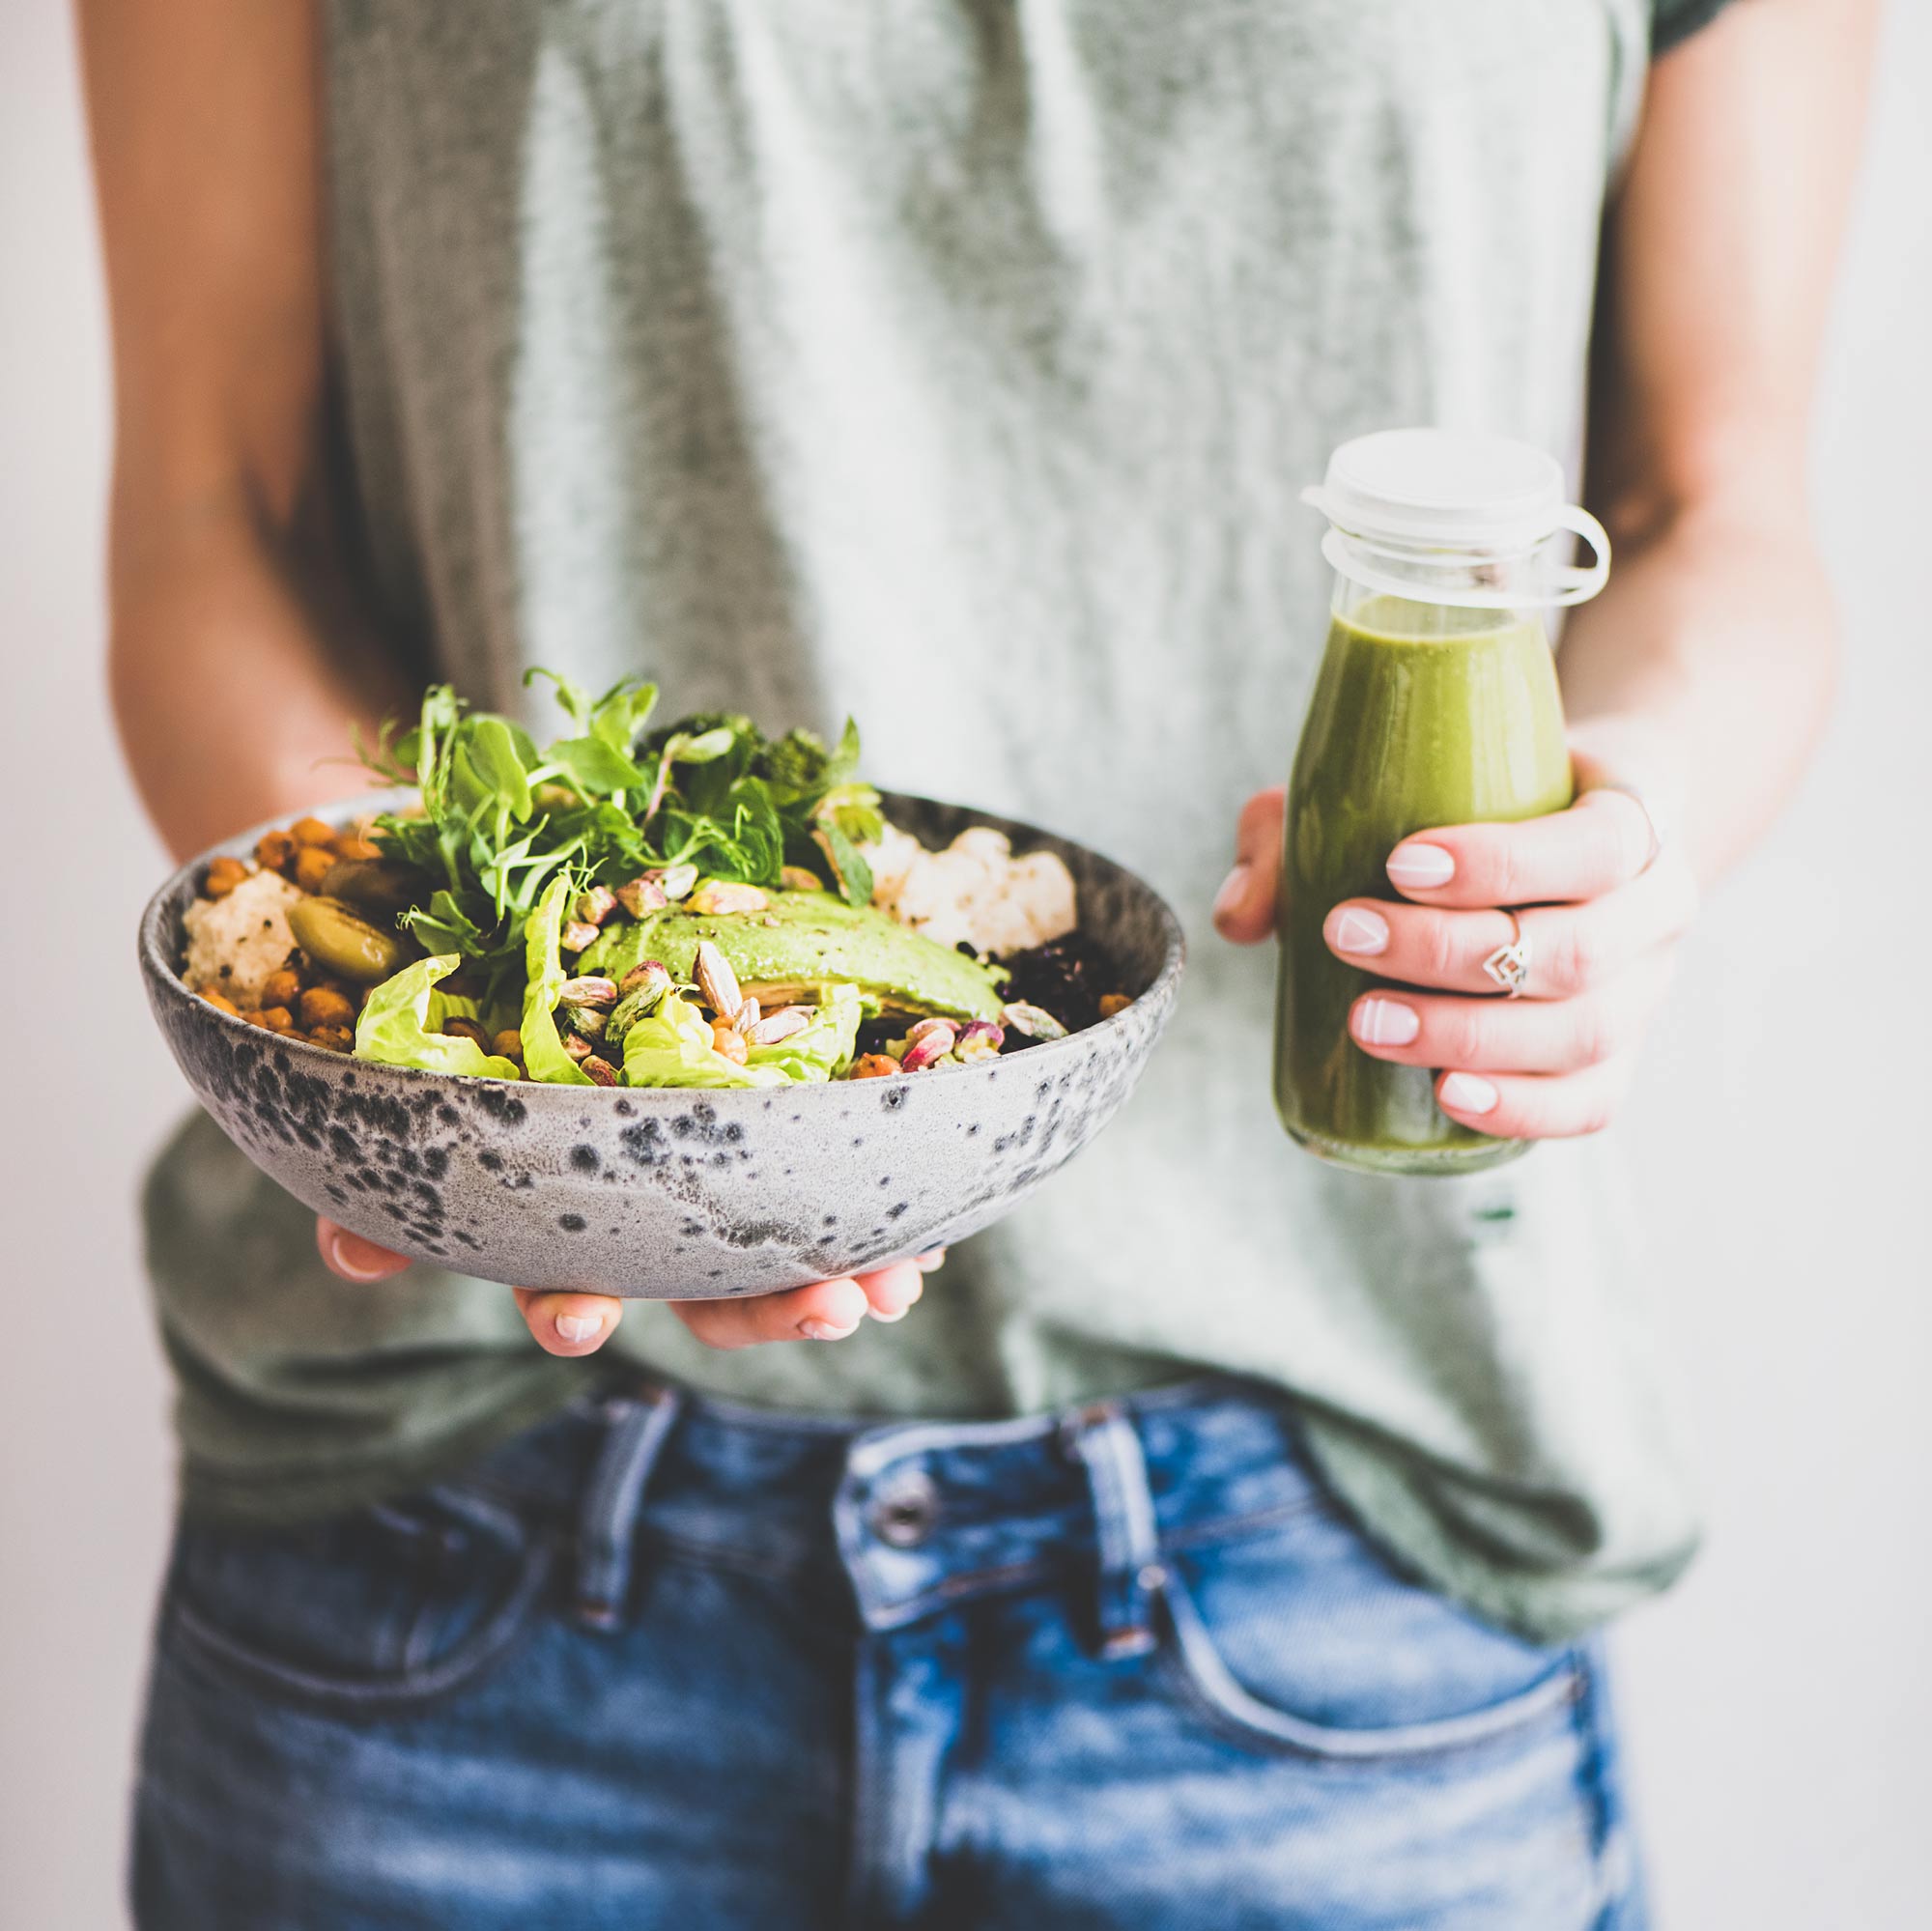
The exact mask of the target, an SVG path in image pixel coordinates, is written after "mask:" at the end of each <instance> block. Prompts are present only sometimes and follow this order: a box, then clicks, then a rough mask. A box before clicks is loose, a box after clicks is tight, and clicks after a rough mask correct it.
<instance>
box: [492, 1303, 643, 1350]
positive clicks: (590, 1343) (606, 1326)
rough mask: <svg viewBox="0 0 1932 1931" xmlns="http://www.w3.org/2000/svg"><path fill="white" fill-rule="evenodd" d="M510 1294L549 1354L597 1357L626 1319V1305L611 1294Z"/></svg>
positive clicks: (539, 1343)
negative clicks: (619, 1322) (515, 1298)
mask: <svg viewBox="0 0 1932 1931" xmlns="http://www.w3.org/2000/svg"><path fill="white" fill-rule="evenodd" d="M510 1292H512V1293H513V1294H515V1295H516V1297H517V1306H518V1307H519V1308H520V1309H522V1311H523V1316H524V1321H525V1324H526V1326H527V1327H528V1328H529V1330H530V1334H531V1337H532V1338H533V1339H534V1340H535V1342H536V1344H537V1346H538V1347H539V1348H541V1349H543V1350H544V1352H545V1353H546V1354H595V1353H596V1352H597V1350H598V1349H600V1348H602V1347H603V1346H604V1344H605V1343H606V1342H607V1341H609V1340H610V1338H611V1335H612V1334H614V1333H615V1332H616V1328H617V1322H618V1321H619V1320H621V1319H622V1318H623V1313H624V1303H623V1302H622V1301H620V1300H617V1299H616V1298H614V1297H613V1296H612V1295H610V1294H560V1293H544V1292H538V1290H537V1289H535V1288H512V1289H511V1290H510Z"/></svg>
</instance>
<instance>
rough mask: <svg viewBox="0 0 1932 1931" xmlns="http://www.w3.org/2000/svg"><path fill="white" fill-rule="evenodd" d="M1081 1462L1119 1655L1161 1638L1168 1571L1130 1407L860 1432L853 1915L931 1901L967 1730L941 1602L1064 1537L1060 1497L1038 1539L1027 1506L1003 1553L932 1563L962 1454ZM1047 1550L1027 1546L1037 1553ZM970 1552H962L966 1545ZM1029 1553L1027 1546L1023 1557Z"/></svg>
mask: <svg viewBox="0 0 1932 1931" xmlns="http://www.w3.org/2000/svg"><path fill="white" fill-rule="evenodd" d="M1014 1451H1017V1452H1019V1453H1020V1454H1022V1455H1025V1456H1027V1458H1028V1460H1029V1461H1031V1462H1035V1463H1036V1465H1037V1464H1039V1463H1042V1462H1043V1463H1048V1464H1053V1465H1058V1466H1062V1467H1065V1468H1066V1469H1068V1470H1069V1471H1072V1470H1077V1471H1078V1472H1079V1476H1080V1478H1081V1480H1080V1484H1079V1486H1080V1489H1081V1490H1082V1491H1084V1494H1083V1496H1082V1503H1083V1504H1084V1507H1083V1508H1082V1509H1081V1510H1080V1512H1082V1513H1087V1514H1089V1516H1090V1518H1091V1522H1092V1529H1093V1543H1094V1549H1093V1554H1092V1559H1091V1562H1092V1566H1091V1574H1090V1576H1089V1578H1088V1581H1087V1583H1086V1584H1085V1585H1084V1589H1083V1592H1082V1593H1086V1592H1087V1591H1091V1598H1090V1600H1091V1610H1090V1615H1089V1618H1088V1620H1089V1622H1090V1626H1091V1646H1092V1649H1093V1653H1094V1655H1095V1656H1096V1657H1097V1658H1098V1659H1100V1660H1101V1661H1107V1662H1117V1661H1118V1662H1124V1661H1129V1660H1138V1659H1140V1658H1142V1657H1144V1656H1146V1655H1147V1654H1148V1653H1149V1652H1150V1651H1151V1649H1152V1648H1153V1646H1154V1644H1155V1641H1156V1635H1155V1632H1154V1627H1153V1606H1154V1597H1155V1596H1156V1595H1157V1593H1158V1591H1159V1590H1160V1588H1161V1585H1162V1583H1163V1581H1164V1579H1165V1577H1164V1573H1163V1571H1162V1568H1161V1565H1160V1561H1159V1553H1160V1551H1159V1530H1158V1525H1157V1521H1156V1518H1155V1512H1154V1503H1153V1495H1152V1491H1151V1487H1150V1484H1149V1478H1148V1467H1147V1458H1146V1455H1145V1454H1144V1452H1143V1449H1142V1444H1141V1438H1140V1434H1139V1433H1138V1431H1137V1429H1136V1426H1135V1421H1134V1418H1133V1417H1132V1416H1131V1415H1130V1413H1129V1412H1128V1411H1127V1410H1126V1408H1125V1407H1123V1406H1122V1405H1119V1404H1115V1403H1100V1404H1095V1405H1093V1406H1088V1407H1084V1408H1081V1409H1078V1410H1075V1411H1072V1412H1069V1413H1063V1414H1059V1415H1048V1416H1036V1417H1028V1418H1024V1419H1021V1420H1016V1421H1011V1422H1003V1423H991V1424H988V1423H962V1424H957V1425H952V1426H949V1425H946V1424H933V1423H911V1424H905V1425H902V1426H895V1427H886V1428H881V1429H876V1430H872V1431H869V1432H867V1434H864V1435H862V1436H860V1437H859V1438H858V1439H857V1440H855V1441H854V1442H853V1444H852V1445H851V1449H850V1451H849V1453H848V1456H847V1460H846V1477H845V1480H844V1481H843V1482H841V1483H840V1485H839V1490H838V1497H837V1500H836V1501H835V1504H834V1518H835V1523H836V1526H837V1530H838V1543H839V1548H840V1551H841V1553H842V1554H843V1556H844V1558H845V1562H846V1567H847V1571H848V1573H849V1575H850V1576H851V1579H852V1584H853V1589H854V1594H855V1597H856V1599H857V1603H858V1606H859V1609H860V1614H861V1618H862V1621H863V1623H864V1625H865V1628H864V1630H863V1631H862V1633H861V1635H860V1638H859V1644H858V1656H857V1659H856V1668H855V1672H854V1684H853V1718H854V1721H853V1748H854V1767H853V1792H854V1802H853V1816H852V1825H851V1839H850V1842H851V1865H850V1880H849V1888H848V1897H847V1904H848V1915H849V1918H850V1921H851V1922H852V1923H853V1924H855V1925H867V1924H875V1923H876V1924H886V1923H898V1922H904V1921H906V1919H907V1918H908V1917H911V1916H912V1915H913V1914H915V1913H917V1912H918V1911H919V1910H920V1909H921V1908H922V1907H923V1904H924V1903H926V1902H927V1901H928V1900H927V1890H928V1887H929V1884H930V1882H931V1878H930V1872H929V1865H928V1859H929V1854H930V1851H931V1848H932V1845H933V1842H934V1836H935V1828H934V1827H935V1821H936V1818H937V1815H938V1810H939V1791H940V1785H941V1782H942V1779H943V1778H944V1775H945V1773H946V1768H947V1758H948V1754H949V1751H950V1749H951V1747H952V1741H953V1738H954V1735H955V1734H956V1728H957V1724H956V1718H957V1715H958V1713H957V1711H956V1709H954V1708H953V1707H952V1705H953V1702H954V1697H953V1696H952V1694H949V1693H940V1694H934V1693H933V1692H934V1691H935V1690H941V1687H942V1686H944V1685H946V1684H947V1683H948V1682H949V1680H951V1681H952V1682H954V1683H956V1682H957V1681H958V1679H959V1675H960V1672H959V1670H958V1668H957V1661H958V1660H957V1658H955V1657H953V1656H952V1654H951V1652H952V1648H953V1646H954V1642H955V1635H954V1633H952V1631H950V1630H949V1628H948V1626H947V1622H946V1619H945V1617H944V1615H943V1613H942V1612H943V1611H945V1610H946V1609H948V1608H950V1607H952V1606H953V1605H955V1604H960V1603H963V1602H964V1601H966V1600H969V1599H970V1598H973V1597H975V1596H979V1595H981V1594H984V1593H987V1592H988V1591H994V1590H998V1589H1001V1588H1003V1587H1007V1586H1014V1585H1019V1584H1021V1583H1022V1582H1023V1581H1024V1580H1025V1579H1027V1578H1028V1577H1029V1576H1031V1575H1032V1574H1033V1572H1034V1571H1035V1570H1036V1569H1037V1561H1038V1559H1045V1558H1050V1557H1051V1555H1052V1554H1053V1553H1055V1552H1056V1551H1064V1549H1065V1542H1064V1540H1062V1537H1063V1536H1064V1533H1065V1525H1066V1524H1065V1511H1064V1510H1052V1511H1049V1512H1048V1515H1049V1518H1050V1519H1053V1520H1054V1521H1055V1522H1056V1524H1057V1530H1056V1532H1055V1533H1053V1534H1052V1536H1051V1539H1050V1541H1042V1542H1041V1543H1039V1544H1037V1545H1034V1546H1032V1547H1031V1548H1030V1547H1029V1542H1028V1537H1027V1533H1026V1527H1025V1523H1024V1518H1023V1517H1009V1518H1008V1519H1006V1520H1005V1521H1004V1522H1002V1523H1001V1524H1000V1525H999V1532H998V1534H997V1536H996V1538H995V1539H994V1542H995V1549H994V1550H983V1551H981V1553H992V1552H997V1553H999V1554H1001V1555H1004V1556H1006V1557H1007V1558H1009V1559H1006V1560H994V1561H983V1560H981V1561H975V1560H974V1559H973V1557H972V1556H971V1555H968V1554H966V1553H965V1550H964V1549H963V1548H950V1549H949V1550H948V1551H947V1552H945V1553H942V1554H939V1555H937V1556H935V1557H933V1558H930V1559H928V1560H927V1561H926V1562H925V1563H924V1564H922V1559H921V1552H922V1551H923V1550H924V1549H925V1548H927V1546H928V1544H929V1543H931V1542H932V1541H933V1540H934V1538H935V1537H936V1536H938V1535H939V1532H940V1531H941V1529H942V1526H944V1525H945V1523H944V1517H945V1509H946V1500H947V1494H948V1489H949V1484H948V1483H947V1482H946V1481H945V1480H943V1479H942V1480H939V1481H935V1479H934V1477H933V1475H932V1473H931V1472H929V1470H928V1467H927V1466H926V1465H925V1464H928V1463H931V1464H937V1465H939V1466H940V1468H941V1471H942V1476H945V1475H952V1477H953V1478H954V1480H955V1482H956V1480H957V1478H958V1476H959V1472H960V1466H961V1464H962V1463H963V1464H971V1463H974V1462H981V1461H984V1460H988V1459H990V1458H991V1457H993V1456H997V1455H999V1454H1001V1453H1002V1452H1006V1453H1009V1454H1010V1453H1012V1452H1014ZM1030 1554H1031V1555H1034V1556H1035V1557H1036V1559H1035V1560H1029V1559H1028V1557H1029V1555H1030ZM962 1556H963V1557H964V1559H963V1560H962V1559H961V1558H962ZM1014 1557H1017V1558H1018V1559H1012V1558H1014Z"/></svg>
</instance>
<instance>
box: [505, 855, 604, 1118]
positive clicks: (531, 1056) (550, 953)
mask: <svg viewBox="0 0 1932 1931" xmlns="http://www.w3.org/2000/svg"><path fill="white" fill-rule="evenodd" d="M569 900H570V880H569V879H568V878H567V877H565V876H563V875H561V874H559V875H558V876H557V877H555V878H554V879H552V880H551V882H550V885H549V886H548V888H547V889H546V890H545V892H544V895H543V896H542V897H541V898H539V899H538V900H537V902H536V909H535V910H534V911H533V912H531V914H530V916H529V922H528V923H527V924H526V925H525V927H524V960H525V969H526V972H527V973H528V975H529V977H528V980H526V983H525V986H524V1018H523V1024H522V1026H521V1027H520V1029H519V1030H520V1031H521V1033H522V1034H523V1040H524V1067H525V1070H526V1072H527V1073H528V1074H529V1076H530V1078H531V1079H533V1080H544V1081H546V1082H548V1083H549V1084H550V1085H552V1086H594V1085H595V1084H596V1082H595V1081H594V1080H593V1079H592V1078H591V1077H590V1075H589V1074H588V1073H587V1072H585V1071H584V1070H583V1068H582V1066H580V1065H578V1064H577V1062H576V1061H575V1060H573V1059H572V1058H571V1057H570V1055H569V1054H568V1053H566V1052H565V1051H564V1050H563V1040H562V1039H561V1038H560V1037H559V1036H558V1034H557V1030H556V1019H555V1016H554V1015H555V1012H556V1000H557V994H558V993H559V992H560V991H561V990H562V987H563V982H564V980H566V979H568V978H569V977H570V975H569V974H568V973H567V972H565V971H564V969H563V947H562V945H561V943H560V941H561V938H562V933H563V908H564V906H565V905H566V904H568V903H569Z"/></svg>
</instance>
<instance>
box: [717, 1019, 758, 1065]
mask: <svg viewBox="0 0 1932 1931" xmlns="http://www.w3.org/2000/svg"><path fill="white" fill-rule="evenodd" d="M711 1043H712V1044H713V1045H714V1046H716V1047H717V1048H718V1050H719V1051H720V1052H721V1053H723V1054H724V1055H725V1058H726V1059H727V1060H729V1061H730V1062H731V1063H732V1064H733V1065H740V1066H742V1065H744V1064H745V1061H746V1060H747V1058H748V1057H749V1056H750V1054H751V1048H750V1047H749V1046H747V1045H746V1043H745V1036H744V1035H743V1034H742V1033H740V1032H739V1031H738V1030H737V1029H736V1028H735V1027H734V1026H731V1025H729V1024H727V1023H726V1022H725V1020H723V1019H720V1020H719V1021H718V1022H717V1023H716V1024H715V1025H714V1026H713V1027H712V1028H711Z"/></svg>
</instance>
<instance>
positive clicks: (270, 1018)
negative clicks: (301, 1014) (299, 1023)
mask: <svg viewBox="0 0 1932 1931" xmlns="http://www.w3.org/2000/svg"><path fill="white" fill-rule="evenodd" d="M262 1024H263V1025H264V1026H266V1027H267V1028H268V1029H269V1031H270V1032H271V1033H293V1032H294V1031H295V1030H296V1015H295V1014H294V1013H293V1012H291V1011H290V1010H289V1008H287V1007H286V1006H265V1007H263V1008H262Z"/></svg>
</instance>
